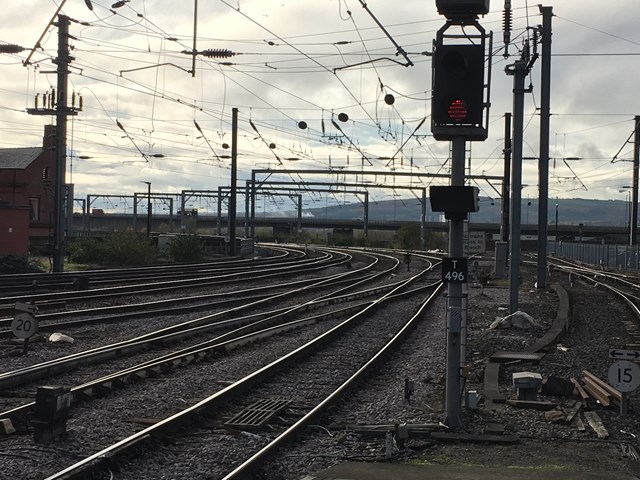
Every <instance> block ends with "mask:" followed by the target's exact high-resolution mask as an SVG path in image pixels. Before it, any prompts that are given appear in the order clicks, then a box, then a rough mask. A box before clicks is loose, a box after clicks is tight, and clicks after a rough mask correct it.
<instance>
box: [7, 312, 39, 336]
mask: <svg viewBox="0 0 640 480" xmlns="http://www.w3.org/2000/svg"><path fill="white" fill-rule="evenodd" d="M11 331H12V332H13V334H14V335H15V336H16V337H18V338H31V337H33V336H34V335H35V334H36V332H37V331H38V321H37V320H36V317H34V316H33V315H31V314H30V313H19V314H17V315H16V316H15V317H14V318H13V321H12V322H11Z"/></svg>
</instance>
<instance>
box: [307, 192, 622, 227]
mask: <svg viewBox="0 0 640 480" xmlns="http://www.w3.org/2000/svg"><path fill="white" fill-rule="evenodd" d="M528 203H530V205H528ZM629 208H630V205H629V203H628V202H626V201H624V200H586V199H582V198H574V199H559V200H558V223H559V224H560V225H578V224H580V223H583V224H585V225H586V224H588V225H599V226H612V227H613V226H625V225H628V224H629V223H628V222H629V217H630V214H629ZM303 212H304V213H303V214H304V215H309V216H314V217H319V218H322V217H325V216H326V217H327V218H335V219H340V220H350V219H355V218H362V216H363V205H362V204H361V203H351V204H346V205H340V206H330V207H327V208H326V209H325V208H324V207H322V208H309V209H304V210H303ZM420 212H421V208H420V203H419V202H418V200H417V199H415V198H405V199H400V198H398V199H397V200H385V201H380V202H371V203H370V204H369V220H398V221H416V222H417V221H419V220H420ZM555 217H556V200H555V199H549V205H548V222H549V224H550V225H554V224H555V221H556V219H555ZM440 218H441V217H440V216H439V214H436V213H433V212H432V211H431V206H430V204H429V200H428V199H427V221H439V220H440ZM521 219H522V222H521V223H523V224H535V223H538V200H537V199H530V200H526V199H524V200H523V201H522V215H521ZM470 220H471V221H472V222H473V223H500V202H499V201H492V200H491V199H489V198H481V199H480V211H479V212H477V213H473V214H471V216H470Z"/></svg>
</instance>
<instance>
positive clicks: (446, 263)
mask: <svg viewBox="0 0 640 480" xmlns="http://www.w3.org/2000/svg"><path fill="white" fill-rule="evenodd" d="M468 276H469V275H468V266H467V259H466V258H449V257H447V258H443V259H442V281H443V282H444V283H467V278H468Z"/></svg>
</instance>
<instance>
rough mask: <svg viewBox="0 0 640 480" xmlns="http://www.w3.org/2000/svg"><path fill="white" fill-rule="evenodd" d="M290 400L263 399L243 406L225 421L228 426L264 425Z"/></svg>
mask: <svg viewBox="0 0 640 480" xmlns="http://www.w3.org/2000/svg"><path fill="white" fill-rule="evenodd" d="M290 403H291V400H284V399H264V400H259V401H257V402H256V403H254V404H253V405H251V406H249V407H247V408H245V409H244V410H242V411H241V412H240V413H238V414H237V415H235V416H234V417H233V418H231V419H230V420H228V421H226V422H225V425H226V426H228V427H238V428H259V427H262V426H264V425H266V424H267V423H268V422H269V420H271V418H273V417H274V416H275V415H277V414H278V413H280V412H281V411H282V410H284V409H285V408H286V407H287V405H289V404H290Z"/></svg>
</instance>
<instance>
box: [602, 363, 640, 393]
mask: <svg viewBox="0 0 640 480" xmlns="http://www.w3.org/2000/svg"><path fill="white" fill-rule="evenodd" d="M609 385H611V386H612V387H613V388H615V389H616V390H620V391H621V392H631V391H632V390H635V389H636V388H637V387H638V385H640V365H638V364H637V363H634V362H630V361H628V360H618V361H617V362H613V363H612V364H611V366H610V367H609Z"/></svg>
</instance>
